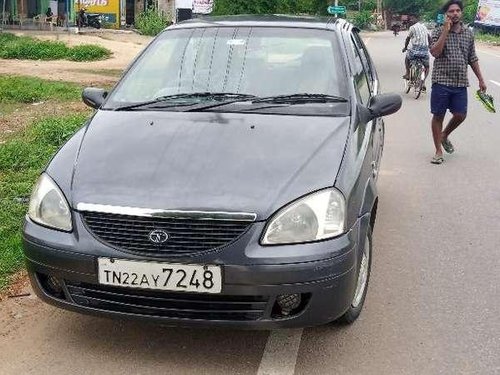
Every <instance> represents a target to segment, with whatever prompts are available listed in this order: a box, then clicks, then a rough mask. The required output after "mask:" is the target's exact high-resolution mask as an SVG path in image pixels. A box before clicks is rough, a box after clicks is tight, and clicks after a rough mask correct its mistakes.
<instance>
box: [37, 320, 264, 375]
mask: <svg viewBox="0 0 500 375" xmlns="http://www.w3.org/2000/svg"><path fill="white" fill-rule="evenodd" d="M59 325H60V327H59V328H61V326H62V327H63V329H64V327H66V328H65V329H64V331H65V335H66V338H65V340H64V341H67V342H69V343H70V348H69V349H71V347H73V348H74V351H75V353H78V355H79V356H87V357H88V358H93V359H95V360H97V361H99V359H100V358H101V359H102V361H107V360H108V359H109V357H110V356H111V357H112V358H113V359H114V361H121V365H120V366H121V367H124V368H127V367H130V368H141V367H144V368H146V367H148V368H149V367H150V366H151V365H152V364H154V365H155V366H162V367H164V368H170V369H172V371H171V373H177V371H179V372H184V373H187V372H193V373H194V372H200V371H201V372H203V373H207V372H209V373H212V372H214V373H215V372H218V373H220V372H223V373H247V372H248V373H255V371H256V368H257V367H258V365H259V361H260V358H261V356H262V353H263V351H264V347H265V344H266V340H267V337H268V334H269V333H268V332H267V331H240V330H229V329H203V328H201V329H189V328H175V327H167V326H159V325H154V324H149V323H141V322H135V321H121V320H111V319H105V318H97V317H91V316H84V315H78V314H74V313H69V312H63V313H62V314H61V315H60V319H59ZM47 328H48V327H47ZM58 331H59V330H58ZM46 334H47V336H51V335H53V334H56V332H50V331H48V332H46ZM58 334H60V333H58ZM72 351H73V350H72ZM176 370H177V371H176Z"/></svg>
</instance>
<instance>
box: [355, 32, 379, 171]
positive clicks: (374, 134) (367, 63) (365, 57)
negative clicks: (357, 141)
mask: <svg viewBox="0 0 500 375" xmlns="http://www.w3.org/2000/svg"><path fill="white" fill-rule="evenodd" d="M352 40H353V43H354V44H355V47H356V50H357V51H358V53H359V55H360V59H361V63H362V65H363V69H364V72H365V75H366V77H367V80H368V83H369V89H370V98H371V97H372V96H375V95H377V94H379V90H380V85H379V80H378V75H377V71H376V69H375V66H374V64H373V61H372V59H371V58H370V55H369V53H368V50H367V48H366V45H365V44H364V42H363V40H362V39H361V37H360V36H359V34H358V33H357V32H356V31H353V33H352ZM369 130H370V132H371V134H370V135H369V137H370V143H371V149H372V154H373V161H372V169H373V176H374V178H375V179H377V177H378V171H379V169H380V162H381V159H382V151H383V146H384V130H385V129H384V121H383V120H382V118H377V119H375V120H374V121H373V122H372V124H371V128H370V129H369Z"/></svg>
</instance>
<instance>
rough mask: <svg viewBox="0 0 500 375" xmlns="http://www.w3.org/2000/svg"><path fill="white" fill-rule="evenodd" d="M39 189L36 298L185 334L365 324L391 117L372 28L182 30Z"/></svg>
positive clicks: (129, 80)
mask: <svg viewBox="0 0 500 375" xmlns="http://www.w3.org/2000/svg"><path fill="white" fill-rule="evenodd" d="M83 100H84V101H85V102H86V103H87V104H88V105H90V106H92V107H93V108H95V109H96V110H97V111H96V112H95V113H94V115H93V116H92V118H91V119H90V120H89V121H88V122H87V123H86V124H85V125H84V126H83V127H82V128H81V129H80V130H79V131H78V132H77V133H76V134H75V135H74V136H73V137H72V138H71V139H70V140H69V141H68V142H67V143H66V144H65V145H64V146H63V147H62V148H61V149H60V150H59V152H58V153H57V154H56V155H55V157H54V158H53V160H52V161H51V162H50V164H49V165H48V166H47V168H46V170H45V171H44V172H43V173H42V175H41V177H40V179H39V181H38V183H37V185H36V186H35V188H34V191H33V194H32V197H31V202H30V208H29V213H28V215H27V216H26V222H25V226H24V233H23V234H24V236H23V237H24V251H25V255H26V260H27V265H28V269H29V274H30V277H31V282H32V284H33V287H34V289H35V291H36V292H37V294H38V295H39V296H40V298H42V299H43V300H44V301H46V302H48V303H51V304H53V305H56V306H59V307H62V308H66V309H69V310H73V311H78V312H82V313H91V314H98V315H106V316H111V317H121V318H138V319H144V320H153V321H157V322H161V323H166V324H176V325H191V326H194V325H211V326H237V327H248V328H278V327H300V326H311V325H318V324H324V323H328V322H331V321H334V320H338V319H340V320H342V321H344V322H348V323H351V322H353V321H354V320H355V319H356V318H357V317H358V315H359V313H360V311H361V308H362V306H363V302H364V299H365V296H366V292H367V286H368V280H369V275H370V265H371V258H372V257H371V254H372V252H371V248H372V241H371V233H372V229H373V225H374V223H375V216H376V213H377V202H378V194H377V188H376V181H377V171H378V169H379V165H380V159H381V155H382V148H383V140H384V124H383V121H382V119H381V117H382V116H384V115H388V114H391V113H394V112H395V111H397V110H398V109H399V108H400V106H401V97H400V96H399V95H391V94H380V93H379V83H378V78H377V74H376V71H375V68H374V66H373V63H372V60H371V59H370V57H369V55H368V52H367V50H366V48H365V46H364V44H363V42H362V40H361V38H360V37H359V35H358V32H357V30H356V29H354V28H352V27H351V26H350V25H349V24H348V23H346V22H345V21H342V20H335V19H333V20H332V19H329V20H327V19H308V18H287V17H274V16H273V17H262V18H256V17H231V18H210V19H202V20H193V21H190V22H187V23H182V24H179V25H177V26H174V27H170V28H168V29H166V30H165V31H164V32H163V33H162V34H160V35H159V36H158V37H157V38H155V39H154V41H153V42H152V43H151V44H150V45H149V46H148V47H147V48H146V49H145V51H144V52H143V53H141V54H140V56H138V57H137V59H136V60H135V61H134V62H133V63H132V64H131V66H130V68H129V69H128V70H127V72H126V73H125V74H124V76H123V78H122V79H121V80H120V82H119V83H118V84H117V85H116V87H115V88H114V89H113V90H112V91H111V92H110V93H109V94H108V93H107V92H105V91H104V90H101V89H95V88H93V89H86V90H85V91H84V93H83Z"/></svg>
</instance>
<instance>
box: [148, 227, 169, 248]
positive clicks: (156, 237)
mask: <svg viewBox="0 0 500 375" xmlns="http://www.w3.org/2000/svg"><path fill="white" fill-rule="evenodd" d="M149 240H150V241H151V242H152V243H154V244H156V245H161V244H163V243H165V242H167V241H168V233H167V232H165V231H164V230H161V229H155V230H154V231H152V232H151V233H149Z"/></svg>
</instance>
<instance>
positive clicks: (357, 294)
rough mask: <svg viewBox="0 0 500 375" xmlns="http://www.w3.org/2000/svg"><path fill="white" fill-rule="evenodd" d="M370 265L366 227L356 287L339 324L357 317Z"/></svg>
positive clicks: (362, 301) (360, 308)
mask: <svg viewBox="0 0 500 375" xmlns="http://www.w3.org/2000/svg"><path fill="white" fill-rule="evenodd" d="M371 265H372V228H371V226H369V227H368V229H367V231H366V238H365V243H364V248H363V255H362V259H361V262H360V264H359V267H358V272H357V275H358V276H357V278H356V289H355V290H354V296H353V298H352V302H351V305H350V306H349V309H348V310H347V311H346V312H345V313H344V315H342V316H341V317H340V318H338V319H337V322H339V323H341V324H352V323H354V322H355V321H356V319H358V317H359V315H360V314H361V310H362V309H363V305H364V303H365V298H366V292H367V291H368V283H369V281H370V271H371Z"/></svg>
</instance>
